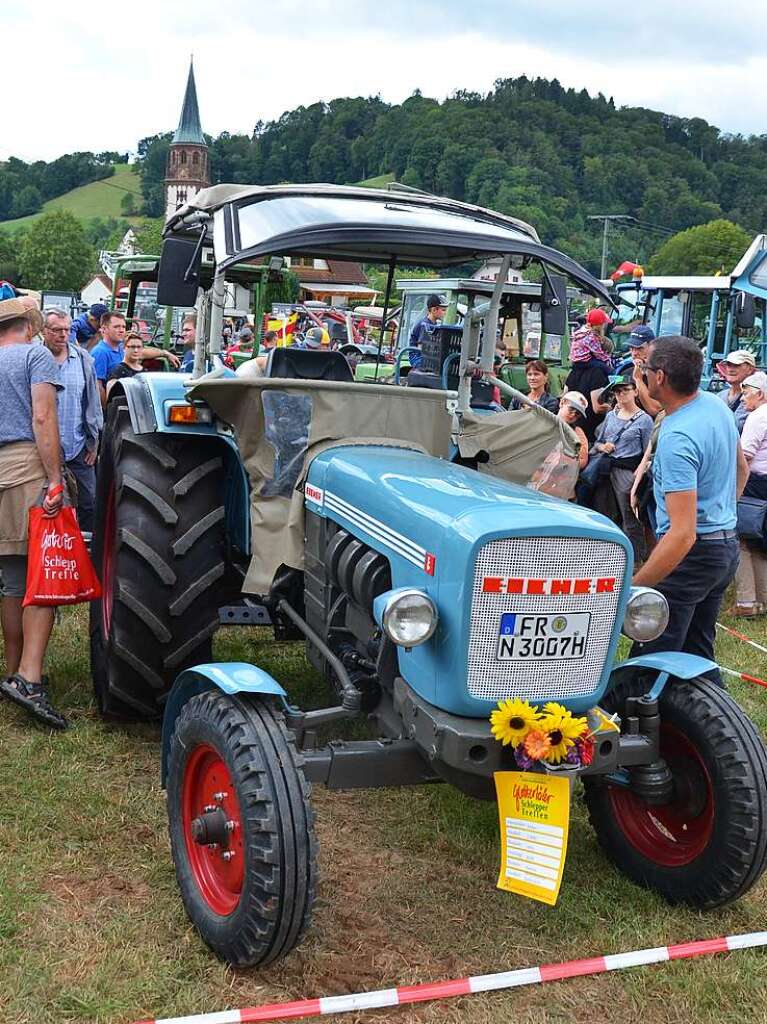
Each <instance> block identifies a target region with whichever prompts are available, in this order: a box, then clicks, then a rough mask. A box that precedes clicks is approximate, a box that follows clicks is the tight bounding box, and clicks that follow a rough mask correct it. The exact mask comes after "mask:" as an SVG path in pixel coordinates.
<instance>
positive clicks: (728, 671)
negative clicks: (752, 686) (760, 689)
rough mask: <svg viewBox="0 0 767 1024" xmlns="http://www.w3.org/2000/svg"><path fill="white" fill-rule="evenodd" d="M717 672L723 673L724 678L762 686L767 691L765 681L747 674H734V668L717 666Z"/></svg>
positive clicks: (766, 682)
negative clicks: (730, 677) (727, 677)
mask: <svg viewBox="0 0 767 1024" xmlns="http://www.w3.org/2000/svg"><path fill="white" fill-rule="evenodd" d="M719 671H720V672H724V674H725V675H726V676H732V677H733V679H745V681H746V682H747V683H756V685H757V686H764V687H765V688H766V689H767V681H766V680H764V679H759V678H758V677H757V676H750V675H749V674H748V673H747V672H736V671H735V669H734V668H723V667H722V665H720V666H719Z"/></svg>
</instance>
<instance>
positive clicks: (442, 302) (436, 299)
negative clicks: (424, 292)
mask: <svg viewBox="0 0 767 1024" xmlns="http://www.w3.org/2000/svg"><path fill="white" fill-rule="evenodd" d="M436 306H441V307H442V308H443V309H447V299H446V298H445V296H444V295H430V296H429V297H428V299H427V300H426V308H427V309H434V308H435V307H436Z"/></svg>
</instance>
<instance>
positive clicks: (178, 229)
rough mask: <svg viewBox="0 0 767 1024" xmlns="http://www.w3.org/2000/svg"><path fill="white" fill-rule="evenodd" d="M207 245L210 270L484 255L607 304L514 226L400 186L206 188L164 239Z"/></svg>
mask: <svg viewBox="0 0 767 1024" xmlns="http://www.w3.org/2000/svg"><path fill="white" fill-rule="evenodd" d="M201 231H202V232H203V233H204V239H205V241H206V242H208V243H210V242H211V241H212V242H213V247H214V254H215V263H216V265H217V267H218V269H219V270H226V269H227V268H228V267H230V266H231V265H232V264H234V263H237V262H241V261H242V260H246V259H253V258H257V257H265V256H269V255H280V256H307V257H320V258H328V257H329V258H331V259H333V258H335V259H346V260H359V261H362V262H368V263H389V262H390V261H394V262H395V263H396V264H399V265H407V264H412V265H421V266H422V265H426V266H433V267H447V266H450V265H455V264H462V263H467V262H470V261H473V260H487V259H489V258H491V257H493V256H506V255H511V256H515V257H517V258H518V259H517V260H516V261H515V263H516V264H517V265H518V266H524V265H526V263H527V262H529V261H530V260H536V261H543V262H545V263H546V264H548V265H549V266H550V267H551V268H553V269H555V270H558V271H561V272H562V273H564V274H566V275H567V276H568V277H569V278H571V279H572V280H573V281H574V282H575V283H577V284H578V285H579V286H580V287H581V288H583V289H585V290H586V291H589V292H591V293H592V294H594V295H597V296H599V297H600V298H601V299H602V300H603V301H606V302H608V303H610V304H611V305H612V303H613V300H612V299H611V297H610V295H609V293H608V291H607V289H606V288H605V287H604V286H603V285H602V284H601V283H600V282H599V281H598V280H597V279H596V278H594V277H592V275H591V274H589V272H588V271H587V270H585V268H584V267H582V266H581V265H580V264H579V263H577V262H576V261H575V260H573V259H571V258H570V257H569V256H566V255H564V253H561V252H558V251H557V250H556V249H551V248H549V247H548V246H545V245H543V244H542V243H541V241H540V239H539V238H538V234H537V232H536V231H535V229H534V228H533V227H531V226H530V225H529V224H526V223H525V222H524V221H521V220H517V219H516V218H514V217H508V216H505V215H503V214H500V213H495V212H493V211H492V210H486V209H483V208H482V207H479V206H472V205H470V204H469V203H461V202H458V201H457V200H455V199H446V198H440V197H438V196H432V195H428V194H426V193H421V192H417V191H412V190H410V189H406V188H404V187H402V186H400V187H399V188H392V189H368V188H361V187H357V186H347V185H318V184H311V185H265V186H242V185H215V186H213V187H212V188H208V189H203V190H202V191H201V192H198V193H197V195H196V196H194V198H193V199H192V200H191V202H190V203H188V204H187V205H186V206H183V207H181V209H179V210H177V211H176V212H175V213H174V214H172V215H171V216H170V217H169V218H168V221H167V224H166V226H165V237H166V238H168V237H187V238H189V237H192V238H194V237H199V235H200V232H201Z"/></svg>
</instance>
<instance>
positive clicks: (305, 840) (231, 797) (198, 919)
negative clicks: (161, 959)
mask: <svg viewBox="0 0 767 1024" xmlns="http://www.w3.org/2000/svg"><path fill="white" fill-rule="evenodd" d="M309 793H310V787H309V784H308V783H307V781H306V779H305V777H304V773H303V768H302V762H301V758H300V755H299V754H298V752H297V751H296V746H295V742H294V739H293V735H292V733H290V732H288V730H287V729H286V728H285V723H284V719H283V716H282V715H281V714H280V712H279V711H277V710H276V709H275V708H274V707H273V706H272V704H271V703H270V702H267V701H266V700H263V699H260V698H253V697H248V696H246V697H230V696H227V695H225V694H223V693H220V692H219V691H218V690H216V691H214V692H213V691H211V692H207V693H202V694H199V695H198V696H196V697H193V698H192V699H191V700H190V701H188V703H187V704H185V705H184V707H183V709H182V711H181V713H180V715H179V717H178V719H177V721H176V725H175V730H174V733H173V736H172V738H171V742H170V750H169V755H168V777H167V802H168V825H169V830H170V840H171V849H172V852H173V860H174V863H175V865H176V877H177V879H178V884H179V888H180V889H181V898H182V900H183V902H184V906H185V908H186V912H187V914H188V915H189V917H190V919H191V921H192V923H193V924H194V925H195V927H196V928H197V930H198V932H199V933H200V935H201V937H202V938H203V940H204V941H205V942H206V943H207V945H208V946H210V948H211V949H212V950H213V951H214V953H216V954H217V955H218V956H220V957H221V958H222V959H223V960H226V961H227V962H228V963H230V964H232V965H234V966H248V967H252V966H255V965H257V964H268V963H271V962H272V961H273V960H277V959H280V958H281V957H284V956H286V955H287V954H288V953H289V952H290V951H291V949H293V947H294V946H296V945H297V944H298V943H299V942H300V940H301V938H302V937H303V935H304V933H305V931H306V928H307V926H308V924H309V920H310V917H311V910H312V904H313V902H314V895H315V889H316V871H317V869H316V855H317V843H316V839H315V836H314V817H313V814H312V810H311V805H310V802H309Z"/></svg>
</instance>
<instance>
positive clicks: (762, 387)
mask: <svg viewBox="0 0 767 1024" xmlns="http://www.w3.org/2000/svg"><path fill="white" fill-rule="evenodd" d="M740 386H741V387H742V388H755V389H756V390H757V391H761V392H762V394H763V395H767V373H765V372H764V370H757V371H756V373H752V374H749V376H748V377H746V379H745V380H744V381H743V382H742V384H741V385H740Z"/></svg>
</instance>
